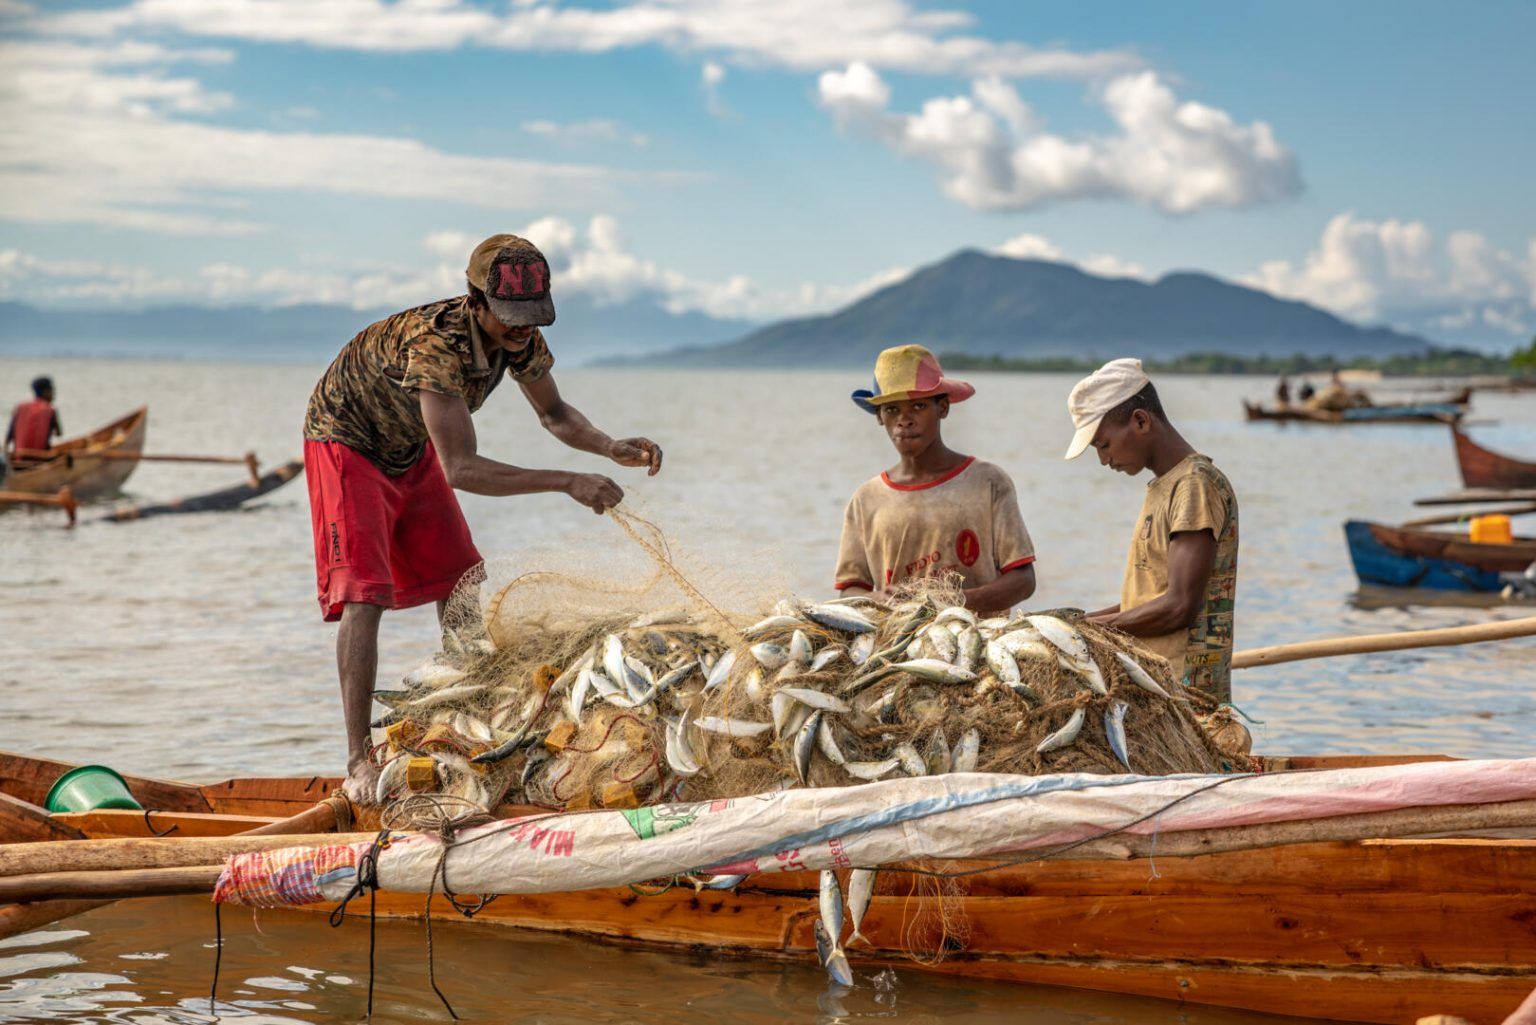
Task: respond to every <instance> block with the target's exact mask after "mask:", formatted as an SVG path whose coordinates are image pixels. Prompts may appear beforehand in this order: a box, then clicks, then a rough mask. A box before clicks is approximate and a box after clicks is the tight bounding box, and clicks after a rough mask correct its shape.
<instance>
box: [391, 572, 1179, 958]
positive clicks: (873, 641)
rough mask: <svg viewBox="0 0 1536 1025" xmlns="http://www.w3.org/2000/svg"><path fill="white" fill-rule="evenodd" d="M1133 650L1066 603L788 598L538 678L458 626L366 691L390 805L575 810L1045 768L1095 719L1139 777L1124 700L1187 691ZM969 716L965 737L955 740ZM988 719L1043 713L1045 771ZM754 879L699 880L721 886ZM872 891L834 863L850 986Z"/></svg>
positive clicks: (590, 650) (695, 619)
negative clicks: (1024, 608) (1011, 610)
mask: <svg viewBox="0 0 1536 1025" xmlns="http://www.w3.org/2000/svg"><path fill="white" fill-rule="evenodd" d="M532 629H533V627H529V629H528V630H523V631H519V630H513V631H510V635H511V636H519V635H521V636H529V635H530V632H529V631H531V630H532ZM1090 633H1092V634H1093V637H1094V641H1095V643H1094V644H1090V643H1089V636H1088V635H1089V634H1090ZM1106 640H1112V641H1113V642H1114V644H1113V645H1112V644H1109V643H1106ZM1122 640H1124V639H1122V638H1119V637H1118V635H1112V634H1108V633H1107V632H1105V631H1102V630H1099V628H1096V627H1088V626H1085V625H1083V624H1082V622H1081V619H1080V614H1075V613H1074V612H1071V611H1061V612H1047V613H1035V614H1026V613H1020V614H1017V615H1010V616H1002V617H994V618H978V617H977V616H976V615H975V614H974V613H973V612H971V611H970V610H968V609H966V608H963V607H961V606H959V605H952V604H947V603H944V602H942V601H936V600H935V599H934V598H933V597H932V596H930V597H926V598H913V599H910V600H906V601H899V602H897V603H895V604H885V603H882V602H879V601H876V600H874V599H871V598H867V597H851V598H840V599H835V600H831V601H823V602H805V601H799V600H794V599H786V600H784V601H781V602H779V603H778V604H777V605H776V606H775V607H774V608H773V609H772V610H771V612H770V614H769V615H767V616H766V617H765V618H762V619H760V620H758V621H756V622H750V623H748V622H746V621H745V620H742V621H741V622H737V623H724V622H721V621H719V618H718V617H715V616H705V615H702V614H698V613H695V612H691V611H689V610H688V609H684V608H678V609H671V610H666V611H663V612H657V613H650V614H645V615H639V616H635V617H633V618H627V617H626V618H623V619H620V618H617V617H616V618H615V620H614V621H613V622H612V623H609V624H607V625H598V626H596V627H593V628H590V629H587V630H586V631H585V632H584V633H582V634H581V635H580V636H579V637H576V638H575V640H574V641H573V642H572V643H571V644H567V645H564V646H563V648H561V646H560V645H555V647H557V648H561V650H566V651H572V652H575V653H574V654H572V655H569V656H567V657H566V659H565V660H564V664H561V665H552V664H538V665H537V666H536V667H535V670H533V671H530V670H529V669H528V668H527V667H528V665H529V663H530V661H531V658H529V659H520V658H518V657H517V655H518V652H517V651H515V650H507V651H504V650H499V649H498V648H497V647H496V645H495V644H494V643H493V642H492V641H491V640H490V639H489V637H488V636H486V635H483V634H482V635H478V636H462V635H460V634H456V633H452V632H450V633H445V635H444V650H443V651H442V652H441V653H439V654H438V655H437V656H436V657H435V658H434V660H433V661H432V662H430V663H428V664H426V665H423V666H421V667H419V668H417V669H415V670H413V671H411V672H410V673H408V674H407V675H406V676H405V678H404V679H403V680H402V681H401V685H400V687H399V688H396V689H389V690H378V691H375V693H374V698H375V700H376V701H378V702H379V703H380V704H382V705H383V706H385V708H386V711H385V713H384V714H383V715H382V716H381V717H380V718H379V719H378V720H376V721H375V722H374V723H373V725H374V727H375V728H376V729H377V730H380V731H382V734H381V736H380V742H379V744H378V745H377V747H376V748H375V752H376V758H377V760H378V763H379V764H380V766H381V771H380V775H379V781H378V788H377V797H378V800H379V802H380V803H381V804H389V803H391V802H392V801H394V800H397V799H400V798H403V797H406V796H409V795H417V794H446V795H450V796H452V797H455V798H458V799H461V800H463V801H467V802H469V803H471V804H473V805H476V806H477V807H479V808H481V809H484V810H486V811H489V810H491V809H493V808H494V807H495V806H496V805H497V804H500V803H502V802H513V803H530V804H538V805H543V806H546V807H555V808H579V807H591V806H627V805H632V804H634V803H646V804H649V803H659V802H664V801H687V800H695V799H701V798H707V797H721V796H742V795H744V794H746V793H755V792H761V791H763V790H768V789H774V788H782V787H788V786H796V785H799V786H812V785H814V786H836V785H853V784H856V783H859V782H862V781H871V780H879V779H884V778H887V777H891V776H894V775H897V774H903V775H908V776H921V775H930V774H938V773H945V772H972V771H978V770H983V771H1015V772H1017V771H1034V770H1035V769H1038V768H1039V765H1040V763H1039V759H1040V758H1041V757H1042V756H1047V755H1053V753H1054V752H1066V751H1068V750H1069V749H1071V748H1073V747H1074V746H1075V745H1080V744H1082V743H1084V742H1085V740H1084V735H1085V725H1086V724H1087V723H1088V722H1089V721H1090V719H1089V716H1090V713H1092V714H1093V715H1094V716H1095V717H1098V718H1100V720H1101V721H1102V724H1103V739H1102V741H1099V740H1098V734H1097V731H1095V732H1094V737H1095V742H1099V743H1102V744H1107V746H1108V748H1109V750H1110V751H1111V752H1112V756H1113V758H1114V759H1115V760H1117V761H1118V763H1119V764H1121V765H1123V766H1124V767H1125V768H1127V769H1130V770H1132V771H1134V770H1135V769H1136V767H1137V766H1136V764H1135V762H1136V752H1134V751H1133V750H1132V748H1131V745H1130V743H1129V741H1128V737H1127V734H1126V714H1127V711H1128V710H1129V709H1130V708H1131V704H1132V703H1131V701H1129V700H1127V697H1128V696H1129V695H1130V694H1131V693H1133V692H1134V693H1135V694H1137V695H1139V697H1137V699H1136V700H1137V701H1138V702H1139V703H1141V704H1142V705H1144V706H1145V705H1146V704H1147V703H1148V702H1153V703H1155V702H1168V701H1175V700H1178V699H1176V698H1175V697H1173V696H1172V695H1174V694H1178V693H1180V691H1179V688H1177V687H1175V686H1174V684H1173V682H1172V677H1171V674H1170V672H1169V669H1168V666H1167V663H1166V662H1164V661H1163V660H1162V659H1160V658H1158V657H1157V656H1155V655H1151V654H1149V653H1147V652H1145V651H1142V650H1140V649H1138V648H1136V647H1134V645H1133V644H1132V643H1131V642H1129V641H1125V643H1124V644H1123V645H1121V644H1120V642H1121V641H1122ZM545 647H546V648H547V647H549V645H547V644H546V645H545ZM1122 647H1123V648H1124V650H1121V649H1122ZM1095 652H1097V654H1095ZM1110 656H1112V657H1110ZM508 665H516V666H520V667H522V668H520V669H519V670H518V671H515V672H512V671H508V670H507V669H506V668H505V667H506V666H508ZM960 709H963V710H964V714H963V715H962V714H958V712H957V710H960ZM1041 717H1045V718H1044V719H1042V718H1041ZM957 721H960V722H961V724H962V725H963V724H964V723H971V724H972V725H971V726H969V727H968V728H964V729H962V730H961V731H960V732H959V735H958V736H957V737H956V738H955V740H954V741H953V743H951V742H950V741H949V739H948V737H947V735H946V727H949V728H951V729H954V728H956V722H957ZM978 722H980V723H982V724H983V725H985V726H986V728H987V734H988V735H990V736H993V737H994V738H996V737H1002V736H1013V735H1015V734H1017V733H1018V731H1020V730H1021V729H1022V728H1023V726H1024V724H1025V723H1026V722H1029V723H1031V725H1032V727H1033V728H1034V730H1035V732H1034V733H1032V734H1030V736H1031V738H1033V737H1034V736H1038V735H1041V734H1042V733H1043V739H1040V740H1039V741H1038V742H1037V743H1033V744H1032V745H1031V746H1029V747H1027V748H1025V749H1024V750H1025V757H1026V759H1033V760H1034V763H1035V764H1034V765H1033V766H1030V765H1022V764H1020V762H1019V754H1018V752H1019V748H1018V744H1017V743H1015V744H1014V745H1013V749H1012V751H1013V753H1012V754H1011V755H1010V756H1008V757H1003V756H1001V755H996V756H993V757H990V758H989V752H987V751H985V750H983V731H982V730H980V729H977V728H976V727H975V725H974V724H975V723H978ZM1053 757H1059V756H1053ZM1010 758H1011V759H1012V760H1010ZM605 783H607V784H609V787H605V786H603V784H605ZM615 783H622V784H623V785H622V786H620V787H618V788H617V790H616V791H615V790H612V789H610V787H611V786H612V785H613V784H615ZM742 788H746V789H742ZM615 794H617V796H615ZM742 879H743V877H740V876H715V877H687V881H689V882H692V883H693V884H694V885H695V886H698V887H710V888H716V889H728V888H734V887H735V886H737V885H739V884H740V883H741V882H742ZM875 879H876V872H875V870H874V869H872V868H859V869H854V870H853V871H852V872H851V874H850V875H849V877H848V893H847V898H846V901H845V899H844V895H843V891H842V888H841V886H840V885H839V882H838V878H837V875H836V874H835V873H833V872H830V871H827V872H822V873H821V885H820V912H821V914H820V919H819V920H818V921H817V922H816V923H815V935H816V944H817V951H818V955H819V957H820V960H821V963H822V965H823V967H824V968H825V969H826V971H827V973H828V975H829V976H830V978H831V979H832V980H833V981H834V982H835V983H837V984H840V985H844V986H851V985H852V984H853V975H852V972H851V970H850V968H849V965H848V959H847V955H846V953H845V939H844V936H843V933H844V931H845V926H846V924H848V923H850V922H851V924H852V932H851V933H850V934H849V935H848V937H847V938H846V944H852V943H853V942H854V941H856V940H859V939H863V936H862V934H861V933H860V931H859V929H860V925H861V923H862V920H863V918H864V914H865V911H866V910H867V909H868V907H869V904H870V900H871V897H872V896H873V893H874V887H875ZM845 905H846V916H845Z"/></svg>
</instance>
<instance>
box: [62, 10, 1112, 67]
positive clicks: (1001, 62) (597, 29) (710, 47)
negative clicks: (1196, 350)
mask: <svg viewBox="0 0 1536 1025" xmlns="http://www.w3.org/2000/svg"><path fill="white" fill-rule="evenodd" d="M33 21H34V23H35V24H37V25H39V26H41V27H43V28H46V29H48V30H51V31H56V32H71V33H80V34H92V35H105V34H111V33H115V32H123V31H131V30H151V31H153V30H163V29H174V30H176V31H178V32H182V33H185V34H187V35H189V36H198V37H203V38H217V39H240V40H250V41H260V42H270V43H301V44H306V45H310V46H315V47H324V48H329V49H343V50H370V51H432V50H450V49H456V48H459V47H463V46H482V47H491V48H500V49H507V50H521V51H543V52H566V53H605V52H609V51H613V50H619V49H629V48H635V47H641V46H659V47H664V48H666V49H668V50H671V51H673V52H676V53H681V54H701V55H715V56H716V57H718V58H719V59H721V60H726V61H730V62H732V63H735V64H738V65H741V66H752V67H777V68H787V69H790V70H797V71H821V70H823V69H825V68H829V67H836V66H838V65H841V64H846V63H848V62H850V61H863V62H865V63H867V64H870V65H872V66H875V67H882V68H890V69H893V70H900V71H906V72H911V73H913V74H923V75H944V74H965V75H970V74H984V75H985V74H999V75H1006V76H1009V77H1027V76H1047V77H1057V78H1084V79H1088V78H1098V77H1102V76H1104V75H1109V74H1113V73H1116V72H1123V71H1126V70H1128V69H1131V68H1135V67H1138V66H1140V64H1141V61H1140V59H1139V58H1137V57H1136V56H1135V55H1133V54H1129V53H1126V52H1123V51H1090V52H1085V53H1078V52H1075V51H1072V50H1067V49H1063V48H1060V47H1045V48H1037V47H1032V46H1029V45H1026V44H1024V43H1020V42H1016V41H1012V40H993V39H988V38H985V37H983V36H979V35H974V34H966V33H965V32H964V30H965V29H967V28H968V27H970V26H971V25H972V24H973V22H974V19H973V18H972V17H971V16H970V15H969V14H967V13H965V12H962V11H954V10H920V9H917V8H915V7H914V6H913V5H912V4H911V3H908V2H907V0H630V2H616V3H612V4H609V5H605V6H603V7H585V6H576V5H574V4H569V3H559V2H549V3H514V4H512V5H511V6H510V7H509V8H507V9H505V10H502V11H500V12H497V11H494V10H490V9H487V8H485V7H481V6H476V5H474V4H471V3H468V2H464V0H134V2H132V3H128V4H125V5H123V6H120V7H109V8H106V9H98V10H90V11H74V12H69V13H66V14H58V15H52V16H47V17H44V16H37V17H36V18H34V19H33Z"/></svg>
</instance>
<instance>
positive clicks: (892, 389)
mask: <svg viewBox="0 0 1536 1025" xmlns="http://www.w3.org/2000/svg"><path fill="white" fill-rule="evenodd" d="M975 393H976V389H975V388H972V387H971V386H970V385H969V384H966V383H965V382H964V381H956V380H954V379H952V378H948V377H945V376H944V370H943V368H942V367H940V366H939V361H938V360H937V359H936V358H935V357H934V355H933V353H931V352H929V351H928V350H927V349H925V348H923V347H922V346H921V345H902V346H898V347H896V348H894V349H886V350H885V351H884V352H882V353H881V354H880V356H879V358H878V359H877V360H876V362H875V385H874V388H873V389H872V390H869V391H865V390H862V389H861V390H859V391H856V392H854V393H853V401H854V404H855V405H857V406H858V407H859V408H860V409H862V410H864V411H865V412H866V413H873V414H874V415H875V417H876V418H877V419H878V420H879V422H880V426H881V427H884V428H885V433H886V436H887V437H889V438H890V439H891V444H892V445H894V446H895V448H896V454H897V457H898V461H897V463H896V465H895V466H893V467H891V468H890V469H889V470H886V471H885V472H884V473H882V474H880V475H879V476H877V477H874V478H872V479H870V480H869V481H866V482H865V483H864V485H863V486H861V487H860V488H859V490H857V491H855V492H854V494H853V498H852V499H851V500H850V501H849V502H848V508H847V510H846V511H845V512H844V514H843V537H842V544H841V545H840V547H839V550H838V557H837V578H836V587H837V589H838V590H839V591H849V590H852V591H870V592H874V593H878V594H884V593H886V592H889V591H892V590H896V589H898V588H900V587H901V586H902V585H904V584H910V583H913V582H915V581H918V580H921V579H923V578H925V577H940V576H953V577H955V578H958V580H959V582H960V586H961V587H962V588H963V589H964V592H965V604H966V605H967V606H968V607H969V608H972V609H976V610H978V611H980V612H983V613H993V612H1001V611H1003V610H1005V609H1009V608H1012V607H1013V606H1014V605H1017V604H1018V603H1019V602H1021V601H1023V600H1025V599H1026V598H1028V597H1029V596H1030V595H1031V594H1034V593H1035V568H1034V562H1035V549H1034V545H1033V544H1032V543H1031V542H1030V540H1029V532H1028V531H1027V530H1025V529H1024V517H1023V515H1022V514H1021V513H1020V512H1019V499H1018V496H1017V495H1016V494H1015V493H1014V489H1013V481H1011V480H1009V479H1008V475H1007V474H1006V473H1004V472H1003V471H1002V470H1000V469H999V468H997V467H996V466H994V465H992V464H991V463H985V462H981V461H980V460H978V459H977V458H976V457H975V456H966V455H961V454H960V453H958V452H956V451H954V450H953V449H951V448H949V447H948V446H947V445H945V444H944V439H943V438H942V437H941V435H940V430H939V425H940V423H941V422H942V421H943V420H944V418H945V417H947V416H948V415H949V407H950V405H951V404H952V403H956V402H964V401H965V400H966V399H968V398H970V397H971V396H972V395H974V394H975Z"/></svg>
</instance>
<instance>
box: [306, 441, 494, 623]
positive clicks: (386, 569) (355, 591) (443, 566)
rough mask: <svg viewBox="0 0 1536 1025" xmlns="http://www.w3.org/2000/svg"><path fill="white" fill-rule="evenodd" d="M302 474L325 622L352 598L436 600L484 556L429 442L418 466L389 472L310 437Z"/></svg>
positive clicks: (396, 602)
mask: <svg viewBox="0 0 1536 1025" xmlns="http://www.w3.org/2000/svg"><path fill="white" fill-rule="evenodd" d="M304 478H305V479H306V480H307V481H308V482H309V511H310V519H311V520H312V521H313V523H314V529H315V575H316V581H317V583H318V585H319V590H320V611H321V614H322V615H323V616H324V617H325V620H326V621H327V622H333V621H335V620H338V619H340V618H341V607H342V606H343V605H345V604H346V603H347V602H365V603H367V604H369V605H382V606H384V607H385V608H387V609H408V608H411V607H413V606H416V605H425V604H426V603H428V602H433V601H439V600H441V599H443V598H446V597H448V596H449V595H450V594H452V593H453V589H454V586H455V585H457V584H458V582H459V578H460V577H462V576H463V575H464V574H465V573H467V572H468V571H469V570H471V569H473V568H474V567H475V566H477V565H479V563H480V561H481V560H480V553H479V552H478V551H476V549H475V543H474V541H473V540H471V539H470V536H469V524H468V523H466V522H464V513H463V511H462V510H460V509H459V500H458V498H457V497H455V495H454V493H453V488H451V487H449V486H448V478H447V477H445V476H443V467H442V464H440V463H439V462H438V461H437V453H436V452H434V451H433V450H432V445H431V443H430V442H429V443H428V444H427V450H426V452H424V453H422V456H421V458H420V459H418V460H417V461H416V465H415V466H413V467H411V468H410V469H409V470H407V471H405V473H403V474H401V475H400V476H398V477H391V476H389V475H388V474H386V473H385V472H384V471H383V470H381V469H379V468H378V467H377V466H375V465H374V464H373V463H372V462H371V461H370V460H369V459H368V457H367V456H365V455H363V454H362V453H361V452H358V451H357V450H355V449H352V448H348V447H347V446H346V445H343V444H341V443H340V442H337V441H309V440H307V439H306V440H305V442H304Z"/></svg>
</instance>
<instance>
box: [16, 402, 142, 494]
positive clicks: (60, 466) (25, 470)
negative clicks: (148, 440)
mask: <svg viewBox="0 0 1536 1025" xmlns="http://www.w3.org/2000/svg"><path fill="white" fill-rule="evenodd" d="M148 423H149V407H148V406H140V407H139V408H138V409H136V410H134V411H133V412H132V413H129V414H128V415H127V416H124V417H120V418H119V419H117V420H114V421H112V422H111V423H109V424H107V425H106V426H105V427H98V428H97V429H96V430H94V431H92V432H90V433H89V434H82V435H80V436H78V437H74V438H67V439H65V440H64V441H61V442H59V443H58V444H57V445H54V446H53V447H51V448H50V449H49V450H48V451H49V453H50V454H49V456H48V457H47V458H45V459H40V460H28V461H26V462H25V463H24V464H23V465H21V466H13V467H10V468H9V470H8V472H7V473H6V476H5V481H4V485H3V486H0V491H21V492H26V493H29V494H35V495H51V494H55V493H57V492H58V490H59V489H60V488H62V487H65V486H68V487H69V488H70V489H71V490H72V491H73V492H74V494H75V498H76V499H77V500H79V501H81V502H89V501H91V500H92V499H96V498H104V497H106V496H108V495H114V494H116V493H117V492H118V491H119V490H120V489H121V488H122V486H123V483H124V482H125V481H126V480H127V479H128V478H129V477H131V476H132V475H133V471H134V470H136V469H137V468H138V465H139V461H138V460H137V459H134V458H126V459H125V458H122V457H123V456H125V455H126V456H137V455H138V454H139V453H140V452H142V451H144V431H145V428H146V426H147V425H148ZM108 453H110V454H111V455H112V456H115V457H116V458H104V457H103V456H104V454H108Z"/></svg>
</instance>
